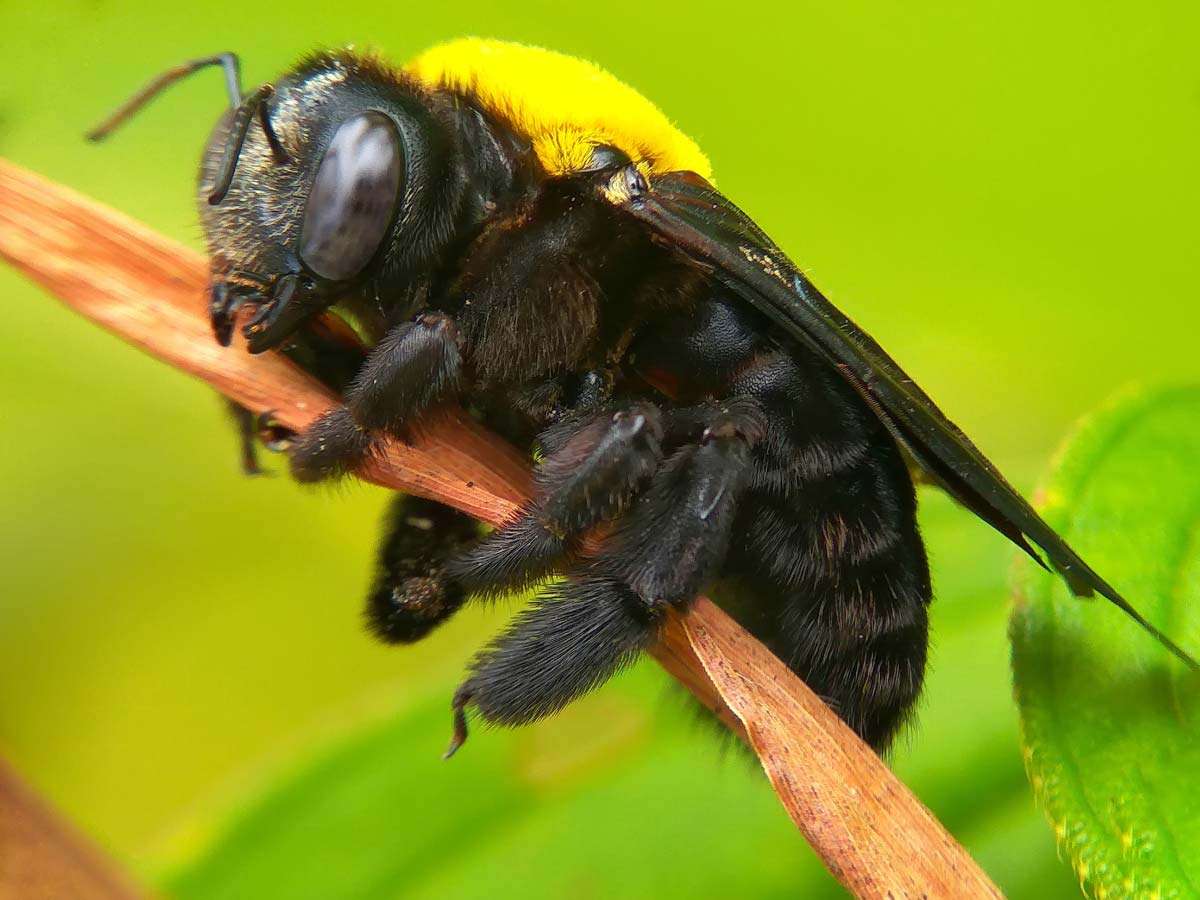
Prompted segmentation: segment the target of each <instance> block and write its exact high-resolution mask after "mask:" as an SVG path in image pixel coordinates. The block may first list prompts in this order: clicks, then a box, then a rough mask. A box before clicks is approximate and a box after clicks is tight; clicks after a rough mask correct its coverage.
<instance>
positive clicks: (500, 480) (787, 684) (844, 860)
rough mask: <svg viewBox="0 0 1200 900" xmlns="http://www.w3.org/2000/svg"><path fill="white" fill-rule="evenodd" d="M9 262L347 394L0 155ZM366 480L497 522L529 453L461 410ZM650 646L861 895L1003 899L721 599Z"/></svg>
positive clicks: (93, 310)
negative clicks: (226, 320) (735, 738)
mask: <svg viewBox="0 0 1200 900" xmlns="http://www.w3.org/2000/svg"><path fill="white" fill-rule="evenodd" d="M0 255H2V256H4V257H6V258H7V259H8V260H9V261H10V262H11V263H12V264H13V265H15V266H17V267H18V268H19V269H21V270H22V271H24V272H25V273H26V274H27V275H28V276H29V277H31V278H32V279H34V280H35V281H38V282H40V283H41V284H42V285H44V286H45V287H46V288H47V289H48V290H49V291H50V292H51V293H52V294H54V295H55V296H57V297H59V298H60V299H61V300H63V301H64V302H66V303H67V304H68V305H69V306H71V307H72V308H73V309H75V310H76V311H77V312H79V313H82V314H83V315H85V316H87V317H89V318H91V319H92V320H94V321H96V322H98V323H99V324H101V325H103V326H104V327H105V328H107V329H108V330H109V331H111V332H113V333H115V334H117V335H119V336H120V337H122V338H124V339H125V340H127V341H129V342H131V343H133V344H136V345H137V346H139V347H141V348H142V349H144V350H146V351H148V352H149V353H151V354H152V355H154V356H157V357H159V358H160V359H163V360H165V361H167V362H169V363H171V364H172V365H174V366H176V367H177V368H180V369H183V370H184V371H186V372H189V373H191V374H192V375H195V376H197V377H199V378H202V379H203V380H205V381H207V382H209V383H210V384H212V385H213V386H214V387H216V388H217V389H218V390H220V391H222V392H224V393H225V394H227V395H228V396H230V397H232V398H233V399H235V400H237V401H238V402H239V403H241V404H243V405H244V406H246V407H248V408H250V409H252V410H256V411H265V410H273V411H274V413H275V416H276V417H277V418H278V419H279V420H280V421H281V422H282V423H283V424H284V425H287V426H289V427H290V428H293V429H301V428H304V427H305V426H307V425H308V424H309V423H310V422H311V421H312V420H313V419H314V418H316V416H318V415H319V414H320V413H321V412H323V411H324V410H325V409H327V408H328V407H329V406H330V405H331V404H332V403H334V402H335V400H336V398H335V397H333V396H331V394H330V393H329V392H328V391H327V390H325V389H324V388H323V387H321V386H320V385H319V384H317V383H316V382H315V381H313V380H312V379H311V378H310V377H308V376H307V375H305V374H304V373H303V372H301V371H299V370H298V369H296V368H295V367H293V366H292V365H291V364H290V363H289V362H288V361H287V360H285V359H284V358H282V357H280V356H276V355H274V354H266V355H263V356H258V357H253V356H250V355H249V354H248V353H246V352H245V350H244V349H243V348H241V347H236V346H235V347H232V348H228V349H223V348H221V347H219V346H218V345H217V344H216V342H215V341H214V340H213V339H212V335H211V333H210V331H209V326H208V322H207V318H206V314H205V307H206V304H205V294H206V277H207V269H206V266H205V262H204V260H203V258H202V257H201V256H199V255H198V254H196V253H194V252H193V251H190V250H188V249H186V248H183V247H181V246H179V245H177V244H175V243H173V242H171V241H168V240H167V239H165V238H163V237H161V236H160V235H157V234H155V233H153V232H151V231H150V230H148V229H147V228H145V227H144V226H142V225H139V224H138V223H136V222H133V221H131V220H130V219H128V218H126V217H125V216H122V215H120V214H119V213H116V212H113V211H112V210H110V209H107V208H105V207H103V206H100V205H98V204H96V203H94V202H92V201H89V200H87V199H85V198H83V197H80V196H78V195H77V194H75V193H73V192H71V191H69V190H66V189H64V188H62V187H60V186H58V185H55V184H52V183H50V182H47V181H45V180H43V179H41V178H39V177H37V176H35V175H33V174H31V173H29V172H26V171H24V170H22V169H20V168H18V167H16V166H14V165H12V164H8V163H5V162H4V161H2V160H0ZM64 364H65V363H64ZM360 474H361V475H362V477H364V478H366V479H368V480H370V481H373V482H375V483H377V484H381V485H384V486H386V487H389V488H393V489H397V490H402V491H408V492H411V493H416V494H420V495H422V496H426V497H431V498H434V499H437V500H440V501H443V502H445V503H447V504H449V505H451V506H455V507H457V508H459V509H461V510H464V511H466V512H468V513H470V514H472V515H475V516H478V517H479V518H481V519H483V520H485V521H488V522H491V523H493V524H496V523H500V522H502V521H504V520H505V519H506V518H507V517H508V516H510V515H511V514H512V513H513V511H514V510H515V509H516V507H517V505H518V504H519V503H520V502H521V501H522V500H523V499H524V498H525V497H526V496H527V495H528V491H529V471H528V461H527V460H526V459H525V458H523V457H522V455H521V454H519V453H517V452H516V451H515V450H514V449H513V448H512V447H509V446H507V445H506V444H504V443H502V442H501V441H499V440H498V439H497V438H495V437H493V436H491V435H489V434H487V433H486V432H485V431H484V430H482V429H481V428H480V427H479V426H477V425H476V424H474V423H473V422H472V421H471V420H470V419H469V418H466V417H461V416H459V417H456V418H452V419H450V420H447V421H445V422H441V423H438V424H436V425H434V426H432V427H431V428H430V430H429V431H428V432H427V433H425V434H423V435H422V436H421V437H420V439H419V440H418V441H417V443H416V446H411V447H410V446H405V445H403V444H400V443H393V444H390V445H389V446H388V447H387V448H386V452H385V453H384V454H383V455H382V457H381V459H380V460H379V461H378V462H376V463H372V464H371V465H370V466H369V467H368V468H367V469H365V470H364V471H363V472H361V473H360ZM654 655H655V657H656V658H657V659H658V660H659V662H660V663H662V665H663V666H664V667H665V668H666V669H667V670H668V671H670V672H671V674H673V675H674V676H675V677H676V678H678V679H679V680H680V681H681V682H682V683H683V684H685V685H686V686H687V687H688V689H689V690H691V691H692V692H693V693H694V694H695V695H696V696H697V697H698V698H699V699H700V700H701V701H702V702H703V703H705V704H706V705H707V706H708V707H709V708H710V709H713V710H714V711H715V712H716V713H717V714H718V715H719V716H720V717H721V719H722V720H723V721H724V722H725V723H726V724H727V725H728V726H729V727H730V728H731V729H733V730H734V731H735V732H737V733H738V734H739V735H741V736H742V737H743V738H744V739H745V740H747V742H748V743H749V744H750V746H751V747H752V748H753V750H754V752H755V753H756V754H757V755H758V757H759V759H760V760H761V762H762V767H763V769H764V771H765V772H766V773H767V776H768V778H770V780H771V784H772V785H773V786H774V788H775V792H776V793H777V794H778V796H779V799H780V802H781V803H782V804H783V805H784V808H785V809H786V810H787V812H788V815H790V816H791V818H792V820H793V821H794V822H795V823H796V825H797V826H798V827H799V828H800V830H801V831H802V832H803V833H804V836H805V837H806V838H807V839H808V840H809V842H810V843H811V844H812V845H813V847H814V848H815V849H816V851H817V853H819V854H820V856H821V858H822V859H823V860H824V861H825V864H826V865H827V866H828V867H829V870H830V871H831V872H832V873H833V874H834V875H835V876H836V877H837V878H838V879H839V880H840V881H841V882H842V883H843V884H844V885H845V886H846V887H847V888H849V889H850V890H851V891H852V892H854V893H855V894H856V895H858V896H860V897H947V898H949V897H954V898H966V897H997V896H1000V894H999V891H998V890H997V889H996V887H995V886H994V885H993V884H992V883H991V882H990V881H989V880H988V878H987V876H986V875H984V873H983V872H982V871H981V870H980V869H979V867H978V866H977V865H976V864H975V862H974V861H973V860H972V859H971V858H970V856H969V855H968V854H967V853H966V851H965V850H964V849H963V848H962V847H961V846H959V845H958V844H957V843H955V841H954V840H953V839H952V838H951V837H950V835H949V834H948V833H947V832H946V831H945V829H944V828H943V827H942V826H941V824H940V823H939V822H938V821H937V820H936V819H935V818H934V817H933V816H932V814H930V812H929V811H928V810H927V809H926V808H925V807H924V806H923V805H922V804H921V803H920V801H919V800H917V799H916V797H914V796H913V794H912V793H911V792H910V791H909V790H908V788H907V787H905V786H904V785H903V784H902V783H901V782H900V781H899V780H898V779H897V778H896V777H895V776H894V775H893V774H892V773H891V771H890V770H889V769H888V768H887V767H886V766H885V765H884V764H883V763H882V762H881V761H880V760H879V758H878V757H876V756H875V754H874V753H872V752H871V750H870V749H869V748H868V747H866V745H864V744H863V743H862V741H860V740H859V739H858V738H857V737H856V736H855V735H854V734H853V733H852V732H851V731H850V730H849V729H848V728H847V727H846V726H845V725H843V724H842V722H841V721H840V720H839V719H838V718H837V717H836V716H835V715H834V714H833V713H832V712H831V711H830V710H829V709H828V708H827V707H826V706H825V705H824V704H823V703H822V702H821V701H820V700H819V699H818V698H817V697H816V695H814V694H813V693H812V691H810V690H809V689H808V688H807V687H806V686H805V685H804V684H803V683H802V682H801V681H800V680H799V679H797V678H796V677H795V676H794V675H793V674H792V672H791V671H789V670H788V669H787V667H786V666H784V665H783V664H782V663H781V662H780V661H779V660H778V659H776V658H775V657H774V656H773V655H771V653H769V652H768V651H767V650H766V649H765V648H764V647H763V646H762V645H761V644H759V643H758V642H757V641H755V640H754V639H753V638H751V637H750V636H749V635H748V634H747V633H746V632H745V631H743V630H742V629H741V628H740V627H739V626H738V625H737V624H735V623H734V622H733V621H732V620H731V619H730V618H729V617H728V616H727V615H725V614H724V613H723V612H722V611H721V610H720V609H719V608H717V607H716V606H714V605H713V604H712V603H710V602H709V601H707V600H705V599H703V598H701V599H700V601H699V602H697V603H696V605H695V606H694V607H693V608H692V610H691V611H690V612H689V613H688V614H687V615H686V616H683V617H679V616H676V617H673V618H672V620H671V621H670V622H669V624H668V627H667V629H666V633H665V636H664V638H663V640H662V642H661V644H660V646H659V647H657V648H656V649H655V650H654ZM964 789H969V788H968V787H967V786H964ZM668 864H669V863H668Z"/></svg>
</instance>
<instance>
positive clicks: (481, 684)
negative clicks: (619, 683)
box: [446, 575, 663, 756]
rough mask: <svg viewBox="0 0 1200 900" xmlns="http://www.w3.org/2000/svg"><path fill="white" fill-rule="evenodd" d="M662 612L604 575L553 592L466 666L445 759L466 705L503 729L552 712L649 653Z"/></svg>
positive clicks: (461, 730)
mask: <svg viewBox="0 0 1200 900" xmlns="http://www.w3.org/2000/svg"><path fill="white" fill-rule="evenodd" d="M662 612H663V610H662V609H653V608H650V607H647V606H646V605H645V604H644V603H643V602H642V601H641V600H640V599H639V598H638V596H637V595H636V594H635V593H633V592H632V591H631V590H629V588H627V587H625V586H624V585H622V584H621V583H620V582H619V581H616V580H614V579H611V578H606V577H603V576H595V575H582V576H578V577H574V578H570V579H568V580H566V581H564V582H562V583H560V584H557V585H555V586H553V587H552V588H551V589H550V590H549V591H547V593H546V594H545V595H544V596H542V597H539V598H538V599H536V600H534V601H533V603H531V604H530V605H529V606H528V607H526V608H525V609H524V610H523V611H522V612H521V613H519V614H518V615H517V617H516V619H514V620H513V622H512V624H511V625H509V627H508V629H507V630H505V631H504V632H503V633H502V634H501V635H500V636H499V637H497V638H496V639H495V640H494V641H493V642H492V643H491V644H490V645H488V646H487V647H486V648H484V650H482V651H481V652H480V653H479V655H478V656H476V657H475V659H474V661H473V662H472V663H471V673H470V675H469V677H468V678H467V680H466V681H465V682H463V684H462V686H461V687H460V688H459V689H458V691H457V692H455V695H454V702H453V711H454V737H453V739H452V740H451V742H450V747H449V748H448V749H447V750H446V756H450V755H451V754H453V753H454V752H455V751H456V750H457V749H458V748H459V747H461V746H462V744H463V742H464V741H465V740H466V738H467V715H466V711H467V707H468V706H473V707H474V708H475V709H476V710H477V711H478V712H479V714H480V715H481V716H482V717H483V718H484V720H486V721H487V722H490V723H492V724H496V725H508V726H513V725H524V724H527V723H529V722H532V721H534V720H536V719H540V718H542V717H543V716H547V715H550V714H551V713H554V712H557V711H558V710H560V709H562V708H563V707H564V706H566V705H567V704H568V703H570V702H571V701H572V700H574V699H575V698H577V697H579V696H580V695H582V694H585V693H587V692H588V691H590V690H592V689H593V688H595V687H597V686H599V685H600V684H602V683H603V682H605V681H607V680H608V679H609V678H610V677H612V675H614V674H615V673H616V672H617V671H618V670H619V669H621V668H623V667H624V666H626V665H628V664H630V663H632V662H633V661H634V660H635V659H636V658H637V656H638V654H639V653H640V652H641V651H642V650H644V649H646V648H647V647H649V646H650V645H651V644H652V643H653V642H654V641H655V639H656V638H657V636H658V631H659V628H660V626H661V624H662Z"/></svg>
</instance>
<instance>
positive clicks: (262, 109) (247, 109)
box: [208, 84, 290, 206]
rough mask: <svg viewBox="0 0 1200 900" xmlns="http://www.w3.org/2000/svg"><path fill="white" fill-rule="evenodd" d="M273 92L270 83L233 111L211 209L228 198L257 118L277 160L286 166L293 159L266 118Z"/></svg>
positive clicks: (211, 195) (214, 185)
mask: <svg viewBox="0 0 1200 900" xmlns="http://www.w3.org/2000/svg"><path fill="white" fill-rule="evenodd" d="M272 93H274V88H272V87H271V85H269V84H264V85H263V86H262V87H260V88H257V89H256V90H255V91H254V93H252V94H251V95H250V96H249V97H247V98H246V100H245V101H244V102H243V103H241V104H240V105H239V106H238V108H237V109H236V110H234V113H233V121H232V122H230V123H229V134H228V135H226V137H225V153H224V154H223V155H222V156H221V167H220V168H219V169H218V170H217V177H216V179H215V181H214V182H213V189H212V193H211V194H209V195H208V203H209V205H210V206H216V205H217V204H218V203H220V202H221V201H222V200H224V199H225V195H226V194H227V193H228V192H229V186H230V185H231V184H233V175H234V173H235V172H236V171H237V164H238V159H239V158H240V157H241V155H242V145H243V144H245V143H246V133H247V132H248V131H249V130H250V121H251V120H252V119H253V118H254V117H255V116H256V115H257V116H258V122H259V124H260V125H261V126H262V130H263V134H265V135H266V137H267V143H268V144H270V146H271V153H272V155H273V156H274V157H275V161H276V162H281V163H283V162H287V161H288V159H289V158H290V157H288V154H287V151H286V150H284V149H283V145H282V144H280V143H279V138H278V136H276V134H275V129H274V128H272V127H271V120H270V118H268V116H267V100H268V99H270V97H271V94H272Z"/></svg>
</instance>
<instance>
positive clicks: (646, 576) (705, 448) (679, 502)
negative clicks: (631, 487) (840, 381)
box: [595, 403, 765, 607]
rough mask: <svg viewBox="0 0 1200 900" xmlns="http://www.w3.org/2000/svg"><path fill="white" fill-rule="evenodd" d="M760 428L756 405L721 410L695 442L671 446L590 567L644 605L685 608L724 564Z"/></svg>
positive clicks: (743, 405) (761, 426) (758, 438)
mask: <svg viewBox="0 0 1200 900" xmlns="http://www.w3.org/2000/svg"><path fill="white" fill-rule="evenodd" d="M764 424H765V418H764V416H763V413H762V411H761V409H760V408H759V407H758V406H757V405H756V404H752V403H743V404H740V405H738V406H734V405H730V406H728V407H720V408H719V409H718V411H717V412H716V413H715V415H714V416H713V417H712V418H711V419H709V421H708V423H707V424H706V425H705V426H704V428H703V429H702V431H701V433H700V435H699V440H698V442H697V443H694V444H684V445H683V446H682V447H680V448H679V449H677V450H676V451H675V452H674V453H673V454H672V455H671V456H670V457H669V458H668V459H667V461H666V462H665V463H664V464H663V466H662V468H661V469H659V471H658V472H657V473H656V474H655V476H654V478H653V480H652V481H651V482H650V486H649V487H648V488H647V489H646V491H645V493H644V494H642V496H640V497H639V498H638V500H637V502H636V503H634V505H633V507H632V508H631V509H630V511H629V514H628V515H626V516H625V517H623V518H622V519H620V520H619V521H618V522H617V526H616V528H615V530H614V532H613V534H612V535H611V536H610V537H609V539H608V540H606V542H605V545H604V548H603V554H602V555H601V556H600V557H599V558H598V559H597V560H596V563H595V565H596V567H597V568H599V569H600V570H602V571H604V572H605V573H607V574H609V575H611V576H613V577H615V578H618V579H619V580H621V581H622V582H623V583H625V584H627V585H628V586H629V587H630V588H631V589H632V590H633V591H634V592H635V593H637V595H638V596H639V597H641V599H642V601H643V602H644V603H647V604H650V605H659V604H672V605H675V606H680V607H683V606H686V605H687V604H688V603H690V602H691V600H692V599H693V598H694V597H695V596H696V595H697V594H698V593H700V591H701V590H702V589H703V588H704V586H705V585H706V584H708V583H709V582H710V581H712V580H713V579H714V578H715V577H716V576H717V574H718V570H719V569H720V567H721V565H722V563H723V562H724V559H725V554H726V551H727V550H728V547H729V541H730V536H731V534H732V529H733V523H734V519H735V516H736V513H737V509H738V505H739V501H740V499H741V497H742V495H743V493H744V492H745V490H746V487H747V485H748V483H749V478H750V475H751V472H752V458H751V451H752V449H753V447H754V446H755V444H756V443H757V442H758V441H759V440H760V438H761V436H762V433H763V428H764Z"/></svg>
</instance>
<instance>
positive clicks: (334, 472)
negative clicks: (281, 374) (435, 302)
mask: <svg viewBox="0 0 1200 900" xmlns="http://www.w3.org/2000/svg"><path fill="white" fill-rule="evenodd" d="M463 349H464V348H463V341H462V337H461V335H460V334H459V331H458V328H457V327H456V326H455V324H454V321H453V320H452V319H451V318H450V317H449V316H447V315H446V314H444V313H440V312H423V313H421V314H420V315H418V316H417V317H416V318H415V319H414V320H412V321H411V322H405V323H404V324H402V325H398V326H396V327H395V328H393V329H392V330H391V331H389V332H388V333H387V334H386V335H385V336H384V338H383V340H382V341H380V342H379V344H378V346H376V347H375V348H374V349H373V350H372V351H371V353H370V355H369V356H368V357H367V359H366V362H365V363H364V364H363V367H362V369H360V370H359V372H358V374H357V375H356V376H355V378H354V380H353V381H352V382H351V384H350V386H349V388H347V390H346V394H345V402H344V404H343V405H341V406H338V407H335V408H334V409H331V410H330V411H329V412H327V413H326V414H325V415H323V416H321V418H319V419H318V420H317V421H316V422H314V423H313V424H312V426H311V427H310V428H309V429H308V430H307V431H305V432H304V433H303V434H302V435H300V436H299V437H298V438H297V440H296V442H295V445H294V446H293V448H292V474H293V475H294V476H295V477H296V479H297V480H299V481H321V480H324V479H327V478H333V477H338V476H341V475H345V474H347V473H348V472H350V471H352V470H353V469H355V468H356V467H357V466H358V465H359V463H361V462H362V460H363V459H364V458H365V457H366V455H367V454H368V453H369V452H370V450H371V447H372V445H373V443H374V435H375V434H376V433H379V432H386V433H390V434H394V435H397V436H399V437H405V436H406V434H407V429H408V428H409V426H410V425H411V424H412V423H413V421H414V420H415V419H416V418H417V417H418V416H420V415H421V414H422V413H424V412H425V411H427V410H429V409H430V408H432V407H435V406H437V405H440V404H442V403H447V402H449V401H452V400H454V399H456V398H457V397H458V396H459V394H460V393H461V391H462V389H463V387H464V384H465V376H464V372H463Z"/></svg>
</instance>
